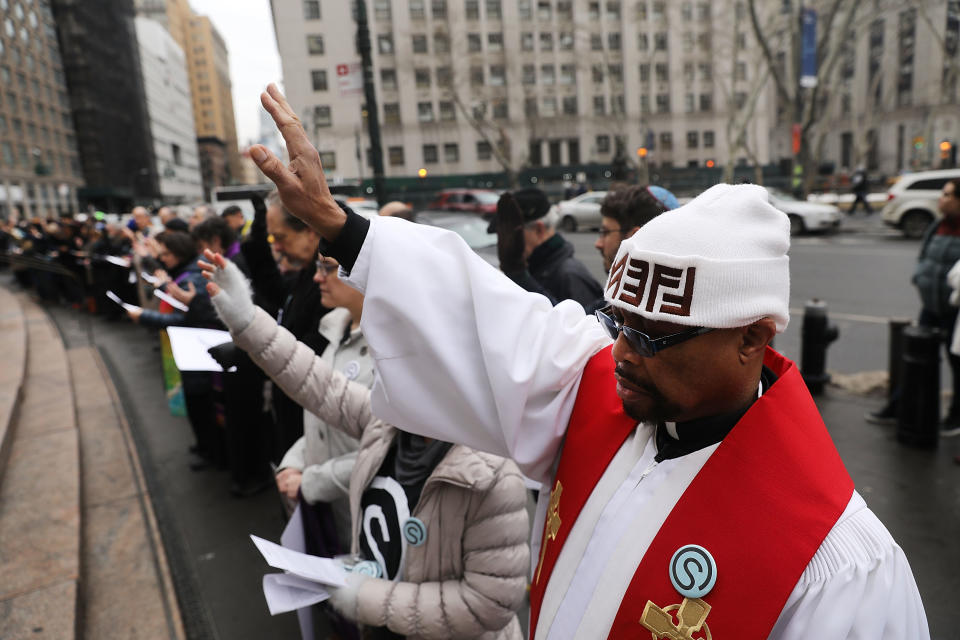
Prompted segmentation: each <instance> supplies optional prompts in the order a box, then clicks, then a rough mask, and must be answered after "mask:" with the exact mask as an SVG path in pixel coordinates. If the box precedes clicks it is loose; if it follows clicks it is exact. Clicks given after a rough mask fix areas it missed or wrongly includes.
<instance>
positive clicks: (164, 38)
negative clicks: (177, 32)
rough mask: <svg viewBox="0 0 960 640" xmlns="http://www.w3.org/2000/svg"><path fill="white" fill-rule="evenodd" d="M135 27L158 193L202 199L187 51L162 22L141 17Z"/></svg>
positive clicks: (173, 200)
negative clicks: (158, 185)
mask: <svg viewBox="0 0 960 640" xmlns="http://www.w3.org/2000/svg"><path fill="white" fill-rule="evenodd" d="M136 27H137V41H138V42H139V45H140V65H141V70H142V75H143V84H144V89H145V91H146V96H147V113H148V115H149V117H150V131H151V134H152V138H153V149H154V164H155V170H156V172H157V175H158V177H159V180H160V198H161V200H162V201H163V202H164V203H165V204H182V203H189V202H197V201H200V200H201V199H202V198H203V185H202V182H201V177H200V157H199V154H198V151H197V139H196V137H195V135H194V131H195V129H194V124H193V103H192V101H191V98H190V80H189V78H188V76H187V60H186V56H184V54H183V51H182V50H181V49H180V46H179V45H178V44H177V42H176V40H174V39H173V36H171V35H170V34H169V33H168V32H167V30H166V29H165V28H164V27H163V25H161V24H160V23H159V22H155V21H154V20H151V19H150V18H144V17H138V18H137V19H136Z"/></svg>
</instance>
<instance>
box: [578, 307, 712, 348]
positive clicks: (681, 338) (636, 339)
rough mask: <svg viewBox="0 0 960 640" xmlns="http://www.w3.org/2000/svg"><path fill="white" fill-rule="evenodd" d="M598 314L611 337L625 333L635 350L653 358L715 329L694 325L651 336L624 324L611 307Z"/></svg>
mask: <svg viewBox="0 0 960 640" xmlns="http://www.w3.org/2000/svg"><path fill="white" fill-rule="evenodd" d="M596 314H597V320H599V321H600V324H601V325H602V326H603V328H604V329H606V330H607V333H608V334H610V337H611V338H613V339H614V340H616V339H617V337H618V336H619V335H620V333H623V337H625V338H626V339H627V342H628V343H630V346H631V347H633V350H634V351H636V352H637V353H638V354H640V355H641V356H643V357H645V358H652V357H653V356H655V355H656V354H657V352H659V351H663V350H664V349H666V348H667V347H672V346H673V345H675V344H680V343H681V342H686V341H687V340H690V339H691V338H696V337H697V336H702V335H703V334H705V333H710V332H711V331H713V329H711V328H708V327H693V328H691V329H687V330H686V331H680V332H679V333H671V334H670V335H668V336H663V337H661V338H651V337H650V336H648V335H647V334H645V333H644V332H643V331H637V330H636V329H631V328H630V327H625V326H623V323H622V322H619V321H617V319H616V318H614V317H613V316H612V315H610V307H607V308H606V309H603V310H602V311H597V312H596Z"/></svg>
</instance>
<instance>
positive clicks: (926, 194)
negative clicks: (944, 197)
mask: <svg viewBox="0 0 960 640" xmlns="http://www.w3.org/2000/svg"><path fill="white" fill-rule="evenodd" d="M954 178H960V169H942V170H940V171H918V172H917V173H906V174H904V175H902V176H900V178H899V179H898V180H897V181H896V182H895V183H894V185H893V186H892V187H890V190H889V191H887V202H886V204H884V205H883V212H882V213H881V217H882V218H883V222H884V223H885V224H887V225H889V226H891V227H897V228H898V229H900V230H901V231H902V232H903V235H905V236H906V237H908V238H919V237H921V236H923V232H924V231H926V229H927V227H928V226H930V223H931V222H933V221H934V220H936V219H937V218H939V217H940V211H939V210H938V209H937V200H938V199H939V198H940V192H941V191H942V190H943V185H945V184H946V183H947V181H948V180H953V179H954Z"/></svg>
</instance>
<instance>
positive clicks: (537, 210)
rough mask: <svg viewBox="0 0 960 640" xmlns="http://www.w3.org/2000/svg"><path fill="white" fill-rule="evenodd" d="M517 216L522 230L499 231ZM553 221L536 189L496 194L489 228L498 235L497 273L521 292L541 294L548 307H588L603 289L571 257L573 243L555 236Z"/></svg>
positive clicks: (554, 212)
mask: <svg viewBox="0 0 960 640" xmlns="http://www.w3.org/2000/svg"><path fill="white" fill-rule="evenodd" d="M508 208H509V209H510V211H506V209H508ZM517 216H519V217H521V218H522V220H523V225H522V228H520V227H517V228H515V229H513V228H511V229H510V230H504V229H503V224H502V223H504V222H507V220H508V219H514V218H516V217H517ZM559 219H560V215H559V213H558V212H557V210H556V208H555V207H551V206H550V202H549V201H548V200H547V195H546V194H545V193H544V192H543V191H541V190H540V189H520V190H519V191H514V192H513V193H512V194H504V195H503V196H501V199H500V202H499V203H497V221H495V222H494V223H493V224H492V225H491V227H492V228H494V229H496V230H497V233H498V235H499V236H500V237H499V238H498V253H499V257H500V269H501V270H502V271H503V272H504V273H505V274H506V275H507V276H508V277H509V278H510V279H511V280H513V281H514V282H516V283H517V284H519V285H520V286H521V287H523V288H524V289H527V290H528V291H535V292H537V293H542V294H543V295H545V296H547V298H549V299H550V301H551V302H553V303H554V304H556V303H557V302H561V301H563V300H568V299H569V300H576V301H577V302H579V303H580V304H581V305H583V306H587V305H590V304H592V303H593V302H594V301H595V300H597V299H598V298H601V297H602V296H603V289H602V288H601V287H600V283H599V282H597V281H596V280H595V279H594V277H593V276H591V275H590V272H589V271H588V270H587V268H586V267H585V266H584V265H583V263H582V262H580V261H579V260H577V259H576V258H574V257H573V245H572V244H570V243H569V242H568V241H567V240H566V239H565V238H564V237H563V236H561V235H560V234H559V233H557V222H558V221H559ZM507 224H510V223H507ZM511 226H512V225H511Z"/></svg>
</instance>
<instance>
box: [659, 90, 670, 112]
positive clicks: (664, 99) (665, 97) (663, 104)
mask: <svg viewBox="0 0 960 640" xmlns="http://www.w3.org/2000/svg"><path fill="white" fill-rule="evenodd" d="M669 112H670V94H669V93H658V94H657V113H669Z"/></svg>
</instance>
